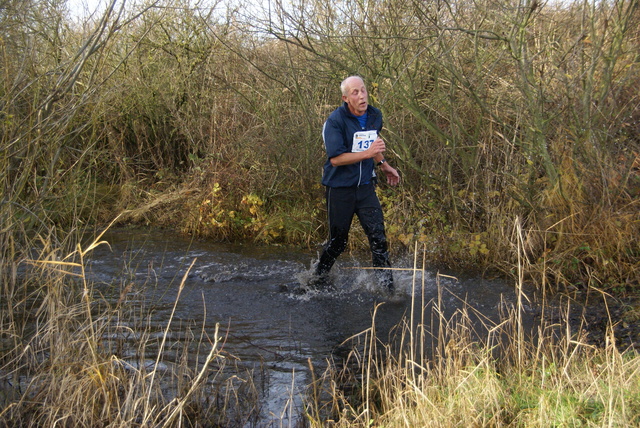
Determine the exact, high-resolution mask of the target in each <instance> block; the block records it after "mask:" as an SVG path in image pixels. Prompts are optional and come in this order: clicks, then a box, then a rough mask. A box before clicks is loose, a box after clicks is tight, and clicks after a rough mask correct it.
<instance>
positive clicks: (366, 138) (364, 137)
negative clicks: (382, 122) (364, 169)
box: [351, 130, 378, 153]
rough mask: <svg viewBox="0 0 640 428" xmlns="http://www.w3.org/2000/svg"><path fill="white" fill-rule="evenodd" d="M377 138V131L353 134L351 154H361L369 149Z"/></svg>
mask: <svg viewBox="0 0 640 428" xmlns="http://www.w3.org/2000/svg"><path fill="white" fill-rule="evenodd" d="M376 138H378V131H375V130H374V131H359V132H356V133H355V134H353V146H351V151H352V152H353V153H356V152H363V151H365V150H367V149H368V148H369V147H371V144H372V143H373V142H374V141H375V140H376Z"/></svg>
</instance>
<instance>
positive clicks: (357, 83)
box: [340, 76, 369, 116]
mask: <svg viewBox="0 0 640 428" xmlns="http://www.w3.org/2000/svg"><path fill="white" fill-rule="evenodd" d="M340 90H342V100H343V101H344V102H345V103H347V105H348V107H349V111H350V112H351V113H353V114H354V115H356V116H362V115H363V114H365V112H366V111H367V107H368V106H369V94H367V87H366V86H365V85H364V81H363V80H362V78H361V77H360V76H350V77H347V78H346V79H344V80H343V81H342V84H340Z"/></svg>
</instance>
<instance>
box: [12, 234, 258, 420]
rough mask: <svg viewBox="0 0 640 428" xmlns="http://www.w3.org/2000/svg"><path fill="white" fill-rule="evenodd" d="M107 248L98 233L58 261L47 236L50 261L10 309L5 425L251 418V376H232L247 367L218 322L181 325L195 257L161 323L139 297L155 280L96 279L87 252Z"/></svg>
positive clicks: (31, 274)
mask: <svg viewBox="0 0 640 428" xmlns="http://www.w3.org/2000/svg"><path fill="white" fill-rule="evenodd" d="M100 236H102V235H100ZM99 245H108V244H107V243H106V242H104V241H100V237H98V239H96V240H95V241H93V242H92V243H90V244H89V245H88V246H87V248H85V249H83V248H82V247H81V246H80V245H78V246H77V249H76V251H74V252H72V253H70V254H69V255H68V256H66V257H56V256H55V253H56V251H54V250H52V249H53V248H54V246H53V245H51V243H50V242H48V241H46V240H42V241H41V246H40V248H41V249H40V257H39V258H38V259H33V260H29V261H28V262H29V263H30V265H31V266H32V267H33V269H32V270H30V271H28V272H26V273H25V275H24V280H23V281H22V282H18V284H19V285H20V287H19V288H16V289H14V290H13V292H14V295H13V296H9V297H11V300H10V301H9V302H7V303H8V304H10V309H11V310H10V311H3V312H2V324H1V325H0V333H1V334H2V342H1V345H2V351H3V352H2V359H1V360H0V374H1V375H2V385H1V387H0V404H1V406H0V408H1V410H0V425H2V426H24V427H29V426H63V427H101V426H110V427H135V426H154V427H173V426H187V427H198V426H229V425H233V424H240V422H238V421H241V420H248V419H250V418H251V417H252V415H253V413H254V412H255V409H256V408H257V407H258V406H256V405H255V397H256V395H257V394H256V392H255V388H254V387H253V384H252V382H251V381H250V380H251V376H244V375H242V376H243V377H246V378H247V379H249V381H245V382H242V386H238V385H237V384H236V383H234V381H233V376H231V375H230V374H229V373H238V374H240V373H239V372H237V370H238V369H237V368H234V367H230V366H229V364H228V363H227V358H226V356H225V353H224V352H223V350H222V345H223V340H222V338H221V337H220V335H219V334H218V325H216V326H215V329H214V330H213V331H211V329H209V328H208V326H206V325H204V323H203V325H200V326H198V325H187V326H185V325H180V326H174V312H175V308H176V305H177V303H178V301H179V300H180V294H181V292H182V290H183V287H184V285H185V280H186V277H187V274H188V272H189V270H190V269H191V267H192V266H193V263H192V265H191V266H190V267H189V269H187V272H186V273H185V275H184V277H183V278H182V282H181V283H180V285H179V287H178V289H177V295H176V297H175V302H174V306H173V310H172V312H171V316H170V318H169V320H168V321H167V322H166V323H163V324H162V326H161V327H159V326H154V325H153V323H151V322H150V321H151V317H152V310H153V309H152V308H146V305H145V303H144V302H143V301H141V300H140V299H139V298H138V297H137V296H138V294H139V293H140V292H142V291H143V288H144V287H146V286H150V285H149V284H143V285H140V284H134V283H133V282H126V281H125V283H123V284H121V287H120V288H119V289H113V287H111V288H109V289H105V288H104V287H100V288H95V287H94V284H92V283H91V282H90V281H88V280H87V279H86V275H85V272H84V269H85V256H87V255H88V253H89V252H90V251H91V250H93V249H94V248H96V247H97V246H99ZM194 262H195V260H194ZM116 288H117V287H116ZM4 298H5V299H6V298H7V295H6V294H5V295H4ZM5 302H6V300H5ZM176 334H177V336H176ZM176 337H178V338H179V339H178V340H176V339H175V338H176ZM252 400H253V401H252ZM252 403H253V404H252ZM252 409H253V410H252Z"/></svg>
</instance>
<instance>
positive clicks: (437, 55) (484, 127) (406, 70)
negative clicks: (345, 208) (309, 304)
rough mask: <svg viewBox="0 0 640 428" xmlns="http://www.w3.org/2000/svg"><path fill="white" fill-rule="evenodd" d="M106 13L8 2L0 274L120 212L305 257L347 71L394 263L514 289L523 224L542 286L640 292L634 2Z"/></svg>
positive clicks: (145, 8)
mask: <svg viewBox="0 0 640 428" xmlns="http://www.w3.org/2000/svg"><path fill="white" fill-rule="evenodd" d="M109 3H110V4H109V5H108V8H107V10H106V12H105V13H103V14H100V15H94V16H93V17H92V18H91V19H85V20H82V21H81V22H78V20H77V19H75V20H72V19H71V18H69V17H68V16H67V15H65V13H64V10H65V9H64V2H63V1H49V2H31V1H11V0H6V1H3V3H2V5H1V6H0V11H1V15H0V19H2V28H3V30H2V32H3V34H2V51H1V52H2V60H3V62H2V63H3V83H4V84H3V88H2V94H1V99H2V122H1V124H2V134H1V135H2V148H3V150H2V158H1V162H2V171H3V172H2V186H3V195H4V196H3V203H2V207H1V209H2V212H1V215H2V222H3V225H4V227H3V230H2V235H1V237H0V240H1V243H2V251H3V260H4V262H5V263H11V261H12V260H16V258H19V257H16V256H18V255H19V254H20V253H21V252H22V251H24V248H25V246H27V247H28V240H29V239H30V237H32V236H34V235H33V233H34V232H35V233H38V234H41V235H47V236H49V235H52V236H55V237H56V239H59V240H64V239H65V238H66V236H67V234H68V233H69V232H70V231H74V230H77V229H78V228H79V227H80V225H81V224H83V225H85V224H88V223H95V222H100V221H102V222H104V221H107V220H111V219H113V218H115V216H116V215H117V214H119V213H121V212H122V211H123V210H128V211H127V214H126V215H124V216H122V217H121V221H139V222H145V223H148V224H154V225H170V226H173V227H176V228H179V229H181V230H183V231H184V232H187V233H193V234H196V235H199V236H206V237H211V238H214V239H221V238H222V239H232V240H237V239H253V240H256V241H262V242H268V243H271V242H286V243H295V244H304V245H316V244H317V243H318V242H321V241H322V239H323V237H324V230H323V226H322V225H323V221H324V213H323V212H322V192H321V190H320V187H319V184H318V182H319V175H320V166H321V165H322V162H323V149H322V142H321V136H320V129H321V126H322V122H323V121H324V119H325V117H326V115H327V114H328V112H330V111H331V110H332V109H333V108H335V106H336V105H338V103H339V102H340V97H339V95H340V94H339V92H338V84H339V82H340V80H341V79H342V78H343V77H344V76H347V75H350V74H360V75H362V76H364V77H365V79H366V80H367V82H368V83H369V86H370V90H371V92H372V96H371V102H372V103H373V104H375V105H376V106H378V107H380V108H381V109H382V110H383V111H384V113H385V117H386V122H385V124H386V131H385V138H386V140H387V142H388V145H389V147H390V150H391V152H390V153H388V157H389V158H391V160H392V162H393V163H394V164H395V165H397V166H398V167H399V169H400V171H401V172H402V174H403V184H402V186H401V187H400V188H399V189H388V188H385V187H384V186H383V187H382V188H381V190H380V193H381V197H382V200H383V202H384V206H385V210H386V216H387V219H388V224H389V226H388V228H389V232H390V240H391V243H392V245H393V246H394V249H395V250H396V251H400V250H402V248H403V246H405V245H406V246H408V248H410V249H413V243H414V242H415V241H419V242H426V243H427V244H428V247H429V248H430V249H431V250H432V251H430V255H431V257H432V258H433V259H434V260H437V261H441V262H446V263H449V264H451V265H453V264H455V265H462V264H465V265H475V266H479V267H496V268H498V269H500V270H502V271H503V272H511V271H512V270H513V266H514V264H515V262H516V251H514V249H515V248H516V247H517V245H518V243H517V242H516V240H515V238H514V236H515V235H514V230H515V228H516V227H520V228H522V229H523V230H525V232H526V233H525V240H524V242H521V243H520V244H521V245H522V246H524V248H525V249H526V262H527V270H528V273H529V274H531V278H532V279H534V280H535V281H536V282H537V284H538V285H540V286H543V285H544V286H545V287H550V288H551V289H556V288H557V287H559V286H566V285H567V284H575V283H579V282H582V283H585V284H586V283H587V282H588V283H589V284H590V285H594V286H598V287H603V288H607V289H609V288H613V287H615V288H627V287H635V286H636V285H637V267H638V262H639V260H640V259H639V256H640V254H639V248H638V246H639V244H638V240H637V237H638V236H639V230H638V228H639V224H640V223H639V222H638V213H639V212H640V210H638V206H637V200H638V199H637V197H638V193H639V192H640V176H639V171H638V166H639V162H640V158H639V157H638V152H640V147H639V133H640V122H639V120H640V111H639V108H638V102H639V99H638V91H637V88H638V87H639V84H640V81H639V71H638V67H639V65H638V55H639V50H638V49H639V46H640V43H638V42H639V40H638V38H639V36H640V33H639V31H638V27H639V26H638V19H639V16H640V15H639V13H638V8H637V1H635V0H631V1H628V0H625V1H616V2H609V3H601V4H600V3H597V4H596V3H594V4H589V3H572V4H562V5H553V4H541V3H539V2H537V1H523V2H520V3H501V2H494V1H486V2H480V3H478V2H473V3H470V2H456V3H452V4H449V3H446V2H435V3H433V4H428V3H425V4H422V3H417V2H413V1H407V0H389V1H384V2H358V1H347V2H341V3H335V2H331V1H323V0H316V1H314V2H301V3H299V4H297V3H294V4H292V5H284V4H281V3H280V2H278V1H274V2H267V3H265V4H264V6H255V5H254V6H251V7H244V6H243V5H242V4H238V5H235V6H231V5H223V4H222V3H216V4H211V3H207V2H204V1H191V2H189V1H186V0H185V1H179V0H173V1H169V0H166V1H164V0H163V1H154V2H151V1H149V2H146V3H145V2H139V3H134V2H109ZM353 245H354V246H358V245H359V242H358V240H357V239H356V240H354V243H353Z"/></svg>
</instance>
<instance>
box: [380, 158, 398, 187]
mask: <svg viewBox="0 0 640 428" xmlns="http://www.w3.org/2000/svg"><path fill="white" fill-rule="evenodd" d="M381 169H382V172H384V175H385V176H386V177H387V183H389V185H391V186H396V185H398V183H400V174H398V171H396V169H395V168H394V167H392V166H391V165H389V164H388V163H386V162H385V163H383V164H382V167H381Z"/></svg>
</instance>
